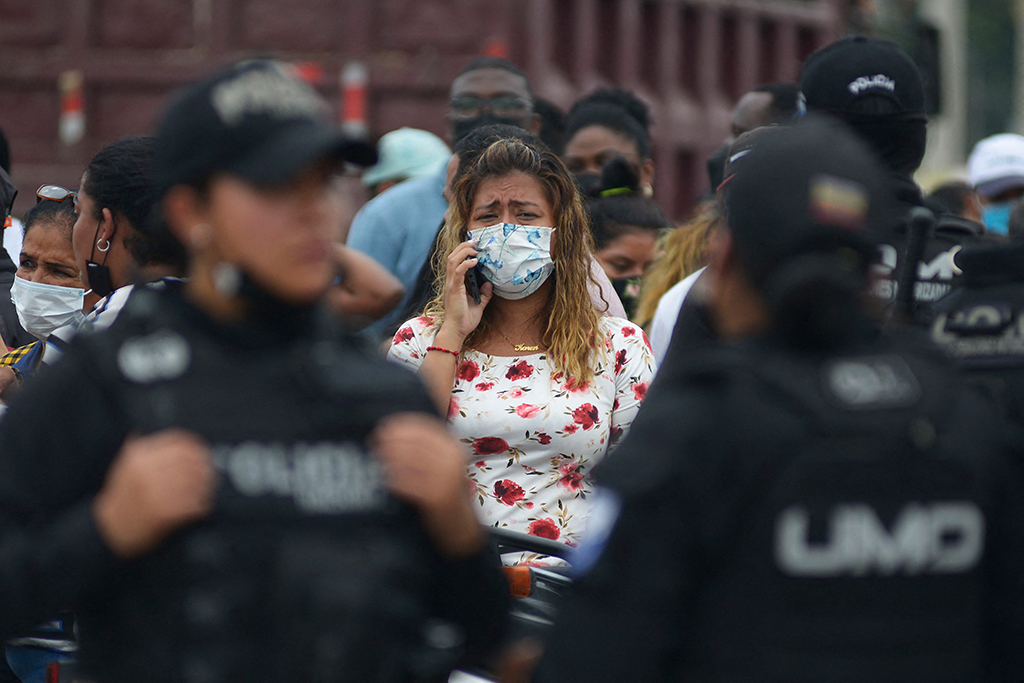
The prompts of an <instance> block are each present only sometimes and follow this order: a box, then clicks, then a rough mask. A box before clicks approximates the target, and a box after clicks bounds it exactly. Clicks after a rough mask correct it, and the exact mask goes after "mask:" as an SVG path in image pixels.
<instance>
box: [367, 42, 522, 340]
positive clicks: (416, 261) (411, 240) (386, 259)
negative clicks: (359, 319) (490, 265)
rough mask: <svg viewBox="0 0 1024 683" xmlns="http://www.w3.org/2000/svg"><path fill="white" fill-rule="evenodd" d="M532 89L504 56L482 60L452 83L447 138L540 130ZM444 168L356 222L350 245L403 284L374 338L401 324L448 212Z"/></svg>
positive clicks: (379, 201) (385, 198)
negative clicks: (483, 129) (485, 129)
mask: <svg viewBox="0 0 1024 683" xmlns="http://www.w3.org/2000/svg"><path fill="white" fill-rule="evenodd" d="M533 103H534V98H533V90H532V88H531V87H530V81H529V79H528V78H527V77H526V74H524V73H523V72H522V70H520V69H519V67H517V66H516V65H515V64H513V63H512V62H510V61H508V60H506V59H501V58H500V57H480V58H479V59H476V60H474V61H473V62H471V63H470V64H469V65H468V66H466V68H464V69H463V70H462V71H461V72H460V73H459V75H458V76H456V77H455V80H454V81H452V87H451V91H450V99H449V102H448V114H447V123H448V138H449V140H451V141H452V143H453V144H454V143H456V142H458V141H459V140H461V139H462V138H463V137H465V136H466V135H467V134H468V133H470V132H472V131H473V130H475V129H477V128H479V127H480V126H485V125H488V124H492V123H506V124H509V125H513V126H519V127H520V128H523V129H525V130H527V131H529V132H531V133H533V134H536V133H537V132H538V130H539V128H540V117H539V116H537V114H536V113H535V112H534V106H533ZM444 181H445V168H444V167H443V166H442V167H441V168H439V169H438V171H437V172H436V173H434V174H431V175H427V176H422V177H419V178H413V179H411V180H406V181H405V182H403V183H401V184H399V185H396V186H395V187H392V188H391V189H389V190H387V191H386V192H383V193H381V194H380V195H378V196H376V197H374V198H373V199H372V200H370V201H369V202H368V203H367V204H366V205H365V206H363V208H362V209H360V210H359V213H357V214H356V217H355V218H354V219H353V221H352V227H351V229H350V230H349V234H348V241H347V244H348V246H350V247H352V248H353V249H356V250H358V251H361V252H363V253H365V254H368V255H369V256H371V257H373V258H374V260H376V261H377V262H378V263H380V264H381V265H382V266H384V267H385V268H387V269H388V270H389V271H391V273H393V274H394V275H395V276H396V277H397V278H398V279H399V280H401V282H402V284H403V285H404V286H405V291H406V294H405V298H404V299H403V300H402V302H401V304H399V305H398V306H397V307H396V308H395V309H394V310H393V311H392V312H391V313H389V314H387V315H385V316H384V317H382V318H381V319H380V320H378V321H377V322H376V323H374V324H373V325H371V326H370V327H368V328H367V330H366V332H367V333H368V334H370V335H372V336H373V337H375V338H382V337H387V336H389V335H390V333H391V332H393V331H394V328H395V327H396V326H397V325H398V323H400V322H402V314H403V311H404V310H405V307H406V305H407V304H408V303H409V298H410V295H411V292H412V290H413V289H414V288H415V284H416V278H417V275H418V274H419V271H420V267H421V266H422V265H423V263H424V262H425V261H426V259H427V255H428V254H429V253H430V247H431V245H432V244H433V243H434V237H435V235H437V230H438V228H439V227H440V226H441V222H442V220H443V219H444V212H445V210H446V209H447V208H448V203H447V202H446V201H445V199H444V196H443V195H442V192H443V191H444Z"/></svg>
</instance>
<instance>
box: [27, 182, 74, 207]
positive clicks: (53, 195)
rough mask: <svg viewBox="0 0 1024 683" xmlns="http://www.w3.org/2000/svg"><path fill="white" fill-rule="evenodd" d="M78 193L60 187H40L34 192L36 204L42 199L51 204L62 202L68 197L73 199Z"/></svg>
mask: <svg viewBox="0 0 1024 683" xmlns="http://www.w3.org/2000/svg"><path fill="white" fill-rule="evenodd" d="M77 194H78V192H76V191H75V190H69V189H67V188H64V187H61V186H60V185H42V186H40V188H39V189H38V190H36V204H38V203H40V202H41V201H43V200H44V199H48V200H50V201H51V202H62V201H64V200H65V199H67V198H68V197H74V196H75V195H77Z"/></svg>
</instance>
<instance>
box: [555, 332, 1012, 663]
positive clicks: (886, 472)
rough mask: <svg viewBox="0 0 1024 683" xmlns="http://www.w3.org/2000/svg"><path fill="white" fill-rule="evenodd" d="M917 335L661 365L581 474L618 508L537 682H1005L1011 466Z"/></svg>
mask: <svg viewBox="0 0 1024 683" xmlns="http://www.w3.org/2000/svg"><path fill="white" fill-rule="evenodd" d="M915 346H916V344H914V345H910V344H909V343H903V342H893V341H890V340H889V339H888V338H886V337H882V336H877V337H874V338H872V339H866V340H864V342H863V343H860V344H857V345H856V346H854V347H853V348H850V349H847V350H846V351H844V352H842V353H838V354H833V355H830V356H828V357H811V356H802V355H798V354H794V353H792V352H790V351H788V350H786V349H784V348H780V347H778V346H776V345H775V344H774V343H772V342H769V341H767V340H762V341H757V342H749V343H746V344H744V345H741V346H740V347H739V348H735V349H733V348H727V347H725V346H721V347H719V348H717V349H713V350H711V351H708V352H706V353H703V354H698V355H697V356H696V357H694V358H693V360H692V362H691V363H689V364H687V365H686V366H685V367H679V368H678V369H676V370H675V371H674V373H673V375H672V376H671V377H661V376H659V382H662V385H661V388H662V389H663V391H662V393H661V394H660V395H659V401H658V402H657V403H654V402H646V401H645V403H644V406H643V407H642V409H641V411H640V413H639V415H638V416H637V419H636V421H635V422H634V423H633V427H632V429H631V431H630V434H629V435H628V437H627V438H626V440H625V441H624V442H623V443H622V444H621V445H620V446H619V449H618V450H617V451H616V453H615V457H614V458H610V459H609V460H608V461H606V462H605V463H602V466H601V467H600V468H598V470H596V472H595V475H596V476H597V478H598V481H599V482H600V483H602V484H603V485H604V486H605V487H606V489H610V490H611V491H613V492H614V493H615V494H616V496H617V498H618V500H619V502H620V505H621V512H620V515H619V517H618V521H617V523H616V525H615V526H614V528H613V530H612V531H611V533H610V536H609V537H608V539H607V541H606V542H605V543H604V545H603V549H602V552H601V553H600V556H599V557H600V559H599V560H598V561H597V563H596V565H595V566H594V567H593V569H592V570H591V571H590V573H589V574H588V575H587V576H586V577H585V578H583V579H582V580H580V581H578V582H577V583H576V585H575V586H574V593H573V594H572V595H571V596H570V598H569V599H568V600H567V603H566V604H565V605H564V606H563V609H562V612H561V613H560V615H559V620H558V623H556V626H555V632H556V633H558V634H559V635H558V638H557V639H554V640H552V642H550V643H549V644H548V649H547V651H546V654H545V656H544V659H543V660H542V663H541V665H540V668H539V670H538V676H537V679H538V680H541V681H545V682H548V681H621V680H635V681H776V682H785V681H793V682H796V681H822V682H828V681H951V682H952V681H959V682H964V681H982V680H1004V679H1008V680H1009V679H1012V680H1017V679H1019V676H1020V673H1021V671H1024V668H1022V665H1021V656H1020V647H1019V643H1020V642H1021V637H1022V636H1024V633H1022V626H1021V621H1022V619H1024V602H1022V587H1021V583H1022V580H1021V570H1022V568H1024V566H1022V565H1024V560H1022V557H1021V549H1020V543H1019V539H1020V538H1021V535H1020V534H1021V533H1022V527H1024V513H1022V511H1021V503H1020V498H1021V495H1020V494H1021V487H1020V483H1019V476H1018V472H1017V468H1016V464H1010V463H1009V462H1008V461H1007V460H1005V459H1004V442H1003V441H1002V436H1001V435H1002V430H1001V426H1000V424H999V422H998V420H997V418H996V417H995V415H994V414H993V411H992V408H991V407H990V405H989V404H988V403H987V402H986V401H984V400H983V399H982V398H981V397H980V396H979V395H977V394H974V393H972V392H970V391H967V390H964V389H963V388H962V387H961V384H960V381H959V379H958V378H957V377H956V376H955V375H953V374H952V373H951V372H950V371H949V369H948V368H947V367H946V365H945V363H944V360H943V359H942V358H941V355H940V354H938V353H937V352H935V351H933V350H930V349H928V348H926V347H924V346H922V347H920V349H918V348H915ZM663 371H664V370H663ZM587 542H588V541H587V540H585V541H584V543H583V544H582V547H583V548H585V547H586V545H587ZM591 542H593V541H591ZM589 554H591V553H590V552H584V555H589Z"/></svg>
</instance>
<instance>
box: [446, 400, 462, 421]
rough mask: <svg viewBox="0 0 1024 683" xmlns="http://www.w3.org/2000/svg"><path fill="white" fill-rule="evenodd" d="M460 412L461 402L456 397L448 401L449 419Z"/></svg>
mask: <svg viewBox="0 0 1024 683" xmlns="http://www.w3.org/2000/svg"><path fill="white" fill-rule="evenodd" d="M458 414H459V402H458V401H456V400H455V399H454V398H452V399H450V400H449V401H448V419H449V420H450V419H452V418H453V417H455V416H456V415H458Z"/></svg>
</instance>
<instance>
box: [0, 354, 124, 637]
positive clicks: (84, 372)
mask: <svg viewBox="0 0 1024 683" xmlns="http://www.w3.org/2000/svg"><path fill="white" fill-rule="evenodd" d="M112 407H113V403H112V398H111V397H110V396H108V395H105V394H104V391H103V389H102V388H101V385H100V383H99V381H98V378H97V377H95V376H93V373H92V372H91V368H90V364H89V359H88V357H87V355H86V354H85V353H84V352H83V350H82V349H81V347H80V346H78V345H76V346H75V347H74V348H72V349H71V350H70V351H69V353H68V355H67V356H66V357H65V359H63V361H62V362H61V363H59V364H57V365H55V366H54V367H52V368H49V369H48V370H47V371H46V372H45V373H42V374H40V375H39V376H38V377H37V378H36V379H35V381H34V382H33V383H32V384H31V385H29V386H27V387H26V389H25V391H24V392H22V394H20V395H19V396H18V398H17V399H16V400H15V401H14V402H13V404H12V405H11V407H10V409H9V410H8V412H7V414H6V415H5V416H4V417H3V418H2V420H0V471H2V472H3V476H2V477H0V634H3V635H8V634H11V633H12V632H14V631H16V630H18V629H19V628H25V627H31V626H32V625H33V624H35V623H36V622H38V621H39V620H41V619H45V618H48V615H51V614H54V613H56V612H57V611H59V610H61V609H67V608H69V607H73V606H74V605H75V603H76V600H77V598H78V597H79V596H81V595H83V593H85V592H87V591H89V590H90V589H91V588H92V587H94V586H97V585H99V584H100V582H101V581H103V580H104V579H105V578H107V577H109V575H110V573H111V572H112V571H114V569H115V568H116V566H117V560H116V558H115V557H114V556H113V555H112V553H111V552H110V551H109V549H108V548H107V547H106V546H105V544H104V543H103V541H102V540H101V538H100V536H99V532H98V530H97V528H96V524H95V522H94V519H93V516H92V512H91V503H92V498H93V496H94V495H95V493H96V492H98V491H99V489H100V487H101V486H102V483H103V478H104V475H105V472H106V469H107V466H108V465H109V463H110V461H111V459H112V458H113V455H114V454H115V453H116V452H117V450H118V448H119V447H120V444H121V442H122V441H123V439H124V434H123V433H122V432H121V431H120V430H119V428H118V421H117V420H116V419H115V416H114V414H113V413H112Z"/></svg>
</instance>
